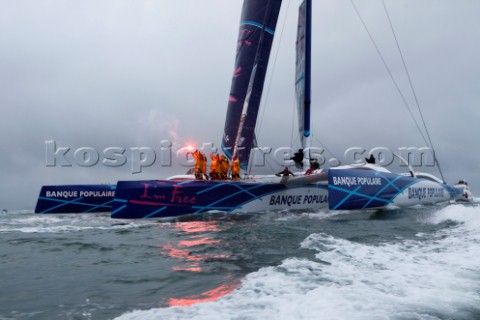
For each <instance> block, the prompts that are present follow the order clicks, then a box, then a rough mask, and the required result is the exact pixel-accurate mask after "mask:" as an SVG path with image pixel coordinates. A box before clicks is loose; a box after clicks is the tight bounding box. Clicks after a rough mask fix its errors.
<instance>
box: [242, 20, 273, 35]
mask: <svg viewBox="0 0 480 320" xmlns="http://www.w3.org/2000/svg"><path fill="white" fill-rule="evenodd" d="M240 25H241V26H242V25H249V26H254V27H257V28H260V29H263V28H264V25H263V24H261V23H258V22H255V21H242V22H240ZM265 31H267V32H268V33H270V34H271V35H272V36H273V35H275V31H274V30H272V29H270V28H265Z"/></svg>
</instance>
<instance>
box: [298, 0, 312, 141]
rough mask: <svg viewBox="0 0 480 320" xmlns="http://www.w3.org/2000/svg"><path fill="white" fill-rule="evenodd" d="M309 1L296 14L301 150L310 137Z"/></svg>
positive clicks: (304, 2) (303, 3)
mask: <svg viewBox="0 0 480 320" xmlns="http://www.w3.org/2000/svg"><path fill="white" fill-rule="evenodd" d="M310 7H311V0H306V1H303V2H302V4H301V5H300V9H299V14H298V31H297V57H296V78H295V93H296V98H297V108H298V130H299V133H300V137H301V141H302V149H303V148H307V147H309V146H308V145H307V138H308V137H309V136H310V39H311V37H310V30H311V10H310Z"/></svg>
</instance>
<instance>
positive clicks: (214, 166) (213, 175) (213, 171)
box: [210, 153, 220, 180]
mask: <svg viewBox="0 0 480 320" xmlns="http://www.w3.org/2000/svg"><path fill="white" fill-rule="evenodd" d="M210 159H212V162H211V163H210V179H212V180H218V179H219V178H220V176H219V175H218V169H219V162H220V159H219V156H218V154H216V155H213V154H211V153H210Z"/></svg>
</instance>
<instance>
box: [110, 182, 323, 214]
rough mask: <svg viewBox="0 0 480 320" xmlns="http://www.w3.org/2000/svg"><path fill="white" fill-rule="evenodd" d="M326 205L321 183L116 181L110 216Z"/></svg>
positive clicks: (288, 208) (296, 208)
mask: <svg viewBox="0 0 480 320" xmlns="http://www.w3.org/2000/svg"><path fill="white" fill-rule="evenodd" d="M327 207H328V188H327V186H325V185H321V184H307V185H303V186H293V187H292V186H290V187H287V186H286V185H285V184H284V183H280V182H279V183H271V182H268V183H267V182H265V183H264V182H247V181H197V180H190V181H175V180H146V181H119V182H118V184H117V192H116V195H115V199H114V203H113V210H112V218H119V219H138V218H161V217H175V216H179V215H185V214H200V213H204V212H207V211H223V212H258V211H265V210H282V209H287V210H301V209H318V208H327Z"/></svg>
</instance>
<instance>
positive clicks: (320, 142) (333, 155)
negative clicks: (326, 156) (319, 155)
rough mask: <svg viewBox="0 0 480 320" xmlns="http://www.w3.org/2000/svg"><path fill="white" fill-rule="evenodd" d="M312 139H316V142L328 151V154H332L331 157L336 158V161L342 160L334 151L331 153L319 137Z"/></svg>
mask: <svg viewBox="0 0 480 320" xmlns="http://www.w3.org/2000/svg"><path fill="white" fill-rule="evenodd" d="M312 138H313V139H315V140H316V141H317V142H318V143H319V144H320V145H321V146H322V148H324V149H325V150H327V152H328V153H330V155H331V156H332V157H334V158H335V159H340V158H339V157H337V156H336V155H335V154H334V153H333V152H332V151H330V150H329V149H328V148H327V147H326V145H325V144H324V143H323V142H322V141H320V140H319V139H318V138H317V137H315V136H313V135H312Z"/></svg>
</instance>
